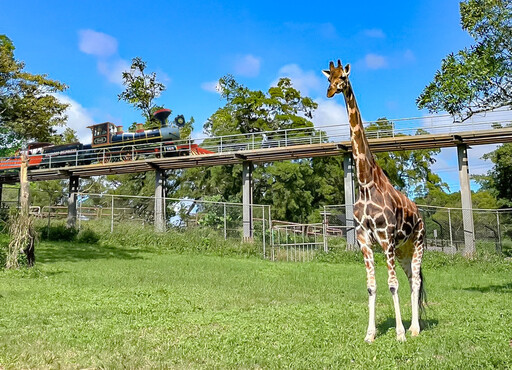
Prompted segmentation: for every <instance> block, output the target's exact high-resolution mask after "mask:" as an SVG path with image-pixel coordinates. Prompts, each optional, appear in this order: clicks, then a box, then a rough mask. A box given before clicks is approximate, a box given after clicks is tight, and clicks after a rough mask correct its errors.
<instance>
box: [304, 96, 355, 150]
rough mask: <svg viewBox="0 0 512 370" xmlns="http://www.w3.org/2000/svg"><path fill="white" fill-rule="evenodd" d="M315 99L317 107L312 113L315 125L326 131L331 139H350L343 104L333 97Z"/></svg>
mask: <svg viewBox="0 0 512 370" xmlns="http://www.w3.org/2000/svg"><path fill="white" fill-rule="evenodd" d="M315 101H316V103H318V108H317V109H316V110H315V112H314V114H313V123H314V124H315V127H319V128H321V129H322V130H324V131H325V132H327V135H328V136H329V138H330V139H331V140H335V141H344V140H350V128H349V123H348V117H347V110H346V108H345V105H344V104H340V103H338V101H337V100H333V99H329V100H326V99H316V100H315ZM326 126H328V127H326Z"/></svg>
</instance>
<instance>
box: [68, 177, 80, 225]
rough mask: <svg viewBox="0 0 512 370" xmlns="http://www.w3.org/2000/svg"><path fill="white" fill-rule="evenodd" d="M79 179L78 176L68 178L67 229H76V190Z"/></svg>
mask: <svg viewBox="0 0 512 370" xmlns="http://www.w3.org/2000/svg"><path fill="white" fill-rule="evenodd" d="M79 184H80V178H79V177H78V176H70V177H69V195H68V219H67V226H68V227H69V228H72V227H76V216H77V212H76V203H77V197H78V194H77V193H78V188H79Z"/></svg>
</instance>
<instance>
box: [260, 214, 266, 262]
mask: <svg viewBox="0 0 512 370" xmlns="http://www.w3.org/2000/svg"><path fill="white" fill-rule="evenodd" d="M261 207H262V208H261V218H262V220H263V222H262V226H261V228H262V231H263V259H265V257H266V239H265V206H261Z"/></svg>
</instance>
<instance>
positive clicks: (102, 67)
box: [98, 59, 130, 85]
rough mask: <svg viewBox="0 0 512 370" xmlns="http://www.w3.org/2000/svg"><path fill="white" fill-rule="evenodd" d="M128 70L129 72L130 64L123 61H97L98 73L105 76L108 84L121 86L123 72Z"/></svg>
mask: <svg viewBox="0 0 512 370" xmlns="http://www.w3.org/2000/svg"><path fill="white" fill-rule="evenodd" d="M128 70H130V63H128V62H127V61H126V60H124V59H116V60H112V61H107V60H99V61H98V71H99V72H100V73H101V74H102V75H103V76H105V77H106V78H107V80H108V81H109V82H112V83H115V84H118V85H122V84H123V72H124V71H128Z"/></svg>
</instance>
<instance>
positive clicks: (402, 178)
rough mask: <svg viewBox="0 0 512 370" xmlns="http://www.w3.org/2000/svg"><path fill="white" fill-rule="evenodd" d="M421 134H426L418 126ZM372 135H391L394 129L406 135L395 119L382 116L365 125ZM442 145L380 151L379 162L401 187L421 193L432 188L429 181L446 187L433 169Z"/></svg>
mask: <svg viewBox="0 0 512 370" xmlns="http://www.w3.org/2000/svg"><path fill="white" fill-rule="evenodd" d="M418 131H419V132H418V134H423V133H424V132H421V130H418ZM365 132H366V134H367V135H368V136H369V137H375V135H376V134H377V133H379V135H380V136H379V137H383V136H382V135H383V134H384V135H386V133H388V135H389V136H391V134H392V133H393V134H394V135H395V136H405V135H404V134H401V133H399V132H396V131H395V129H394V123H393V122H391V121H388V120H387V119H386V118H379V119H378V120H377V122H375V123H372V124H371V125H369V126H368V127H367V128H366V129H365ZM440 152H441V150H440V149H431V150H429V149H420V150H401V151H398V152H384V153H377V154H376V155H375V156H376V158H377V163H378V164H379V166H380V167H381V168H382V169H383V170H384V172H385V173H386V175H387V176H388V178H389V180H390V181H391V183H392V184H393V185H394V186H395V187H396V188H397V189H399V190H401V191H403V192H406V193H409V194H414V195H416V196H421V195H423V194H426V193H427V192H428V184H431V185H433V186H434V187H439V188H442V187H446V184H443V183H442V181H441V178H440V177H439V176H438V175H436V174H434V173H433V172H432V171H431V170H430V166H431V165H432V164H434V162H435V158H434V156H435V155H436V154H439V153H440Z"/></svg>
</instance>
